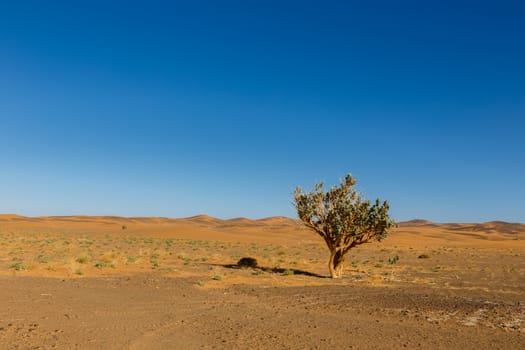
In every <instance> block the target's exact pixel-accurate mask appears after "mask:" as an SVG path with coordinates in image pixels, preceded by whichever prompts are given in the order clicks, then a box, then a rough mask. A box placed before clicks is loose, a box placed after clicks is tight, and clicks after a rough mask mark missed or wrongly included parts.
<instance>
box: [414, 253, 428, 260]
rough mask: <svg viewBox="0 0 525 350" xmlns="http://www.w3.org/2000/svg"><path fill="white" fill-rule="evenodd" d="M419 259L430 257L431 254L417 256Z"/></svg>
mask: <svg viewBox="0 0 525 350" xmlns="http://www.w3.org/2000/svg"><path fill="white" fill-rule="evenodd" d="M417 258H418V259H430V255H428V254H421V255H420V256H418V257H417Z"/></svg>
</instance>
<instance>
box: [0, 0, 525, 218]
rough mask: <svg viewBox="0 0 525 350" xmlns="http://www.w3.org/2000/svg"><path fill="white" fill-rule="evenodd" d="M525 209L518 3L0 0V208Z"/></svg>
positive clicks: (25, 211) (524, 41) (228, 211)
mask: <svg viewBox="0 0 525 350" xmlns="http://www.w3.org/2000/svg"><path fill="white" fill-rule="evenodd" d="M348 172H351V173H353V174H354V176H355V177H356V178H357V179H358V188H359V190H360V191H361V192H363V193H364V194H365V196H367V197H370V198H371V199H374V198H376V197H380V198H381V199H388V200H389V201H390V202H391V213H392V215H393V217H394V218H395V219H396V220H408V219H413V218H421V219H423V218H424V219H429V220H433V221H438V222H482V221H489V220H506V221H518V222H525V205H524V199H525V2H523V1H515V2H510V1H487V2H485V1H469V2H462V1H335V2H334V1H315V2H314V1H304V0H302V1H282V0H279V1H268V0H265V1H244V0H239V1H195V0H188V1H165V2H163V1H162V2H161V1H151V0H149V1H106V0H104V1H93V0H90V1H0V213H18V214H22V215H29V216H35V215H73V214H86V215H96V214H107V215H109V214H111V215H113V214H115V215H124V216H168V217H184V216H191V215H196V214H199V213H207V214H210V215H213V216H217V217H222V218H231V217H239V216H246V217H251V218H260V217H267V216H273V215H285V216H291V217H294V216H295V213H294V210H293V207H292V205H291V199H292V193H293V189H294V187H295V186H296V185H301V186H302V187H303V188H311V187H312V185H313V183H314V181H320V180H324V181H326V182H327V183H328V184H336V183H338V181H339V179H340V178H342V177H344V176H345V174H346V173H348Z"/></svg>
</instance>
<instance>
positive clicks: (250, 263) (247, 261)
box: [237, 258, 258, 268]
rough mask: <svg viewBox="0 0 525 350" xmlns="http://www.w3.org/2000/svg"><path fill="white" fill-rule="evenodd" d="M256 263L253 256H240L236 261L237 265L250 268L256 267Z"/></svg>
mask: <svg viewBox="0 0 525 350" xmlns="http://www.w3.org/2000/svg"><path fill="white" fill-rule="evenodd" d="M257 265H258V263H257V260H256V259H254V258H241V259H240V260H239V261H238V262H237V266H239V267H251V268H256V267H257Z"/></svg>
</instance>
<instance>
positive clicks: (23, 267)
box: [10, 261, 27, 271]
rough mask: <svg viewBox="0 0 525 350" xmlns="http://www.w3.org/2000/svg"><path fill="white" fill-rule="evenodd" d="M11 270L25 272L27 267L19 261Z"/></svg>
mask: <svg viewBox="0 0 525 350" xmlns="http://www.w3.org/2000/svg"><path fill="white" fill-rule="evenodd" d="M10 268H12V269H15V270H16V271H24V270H27V265H26V264H25V263H24V262H22V261H18V262H16V263H14V264H13V265H11V266H10Z"/></svg>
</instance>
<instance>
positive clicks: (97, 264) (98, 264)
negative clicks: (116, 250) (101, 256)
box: [93, 261, 108, 269]
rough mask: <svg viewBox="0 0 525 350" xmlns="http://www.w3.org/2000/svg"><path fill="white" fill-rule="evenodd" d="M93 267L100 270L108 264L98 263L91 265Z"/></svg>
mask: <svg viewBox="0 0 525 350" xmlns="http://www.w3.org/2000/svg"><path fill="white" fill-rule="evenodd" d="M93 266H95V267H96V268H97V269H102V268H104V267H108V264H107V263H105V262H102V261H99V262H98V263H96V264H95V265H93Z"/></svg>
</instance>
